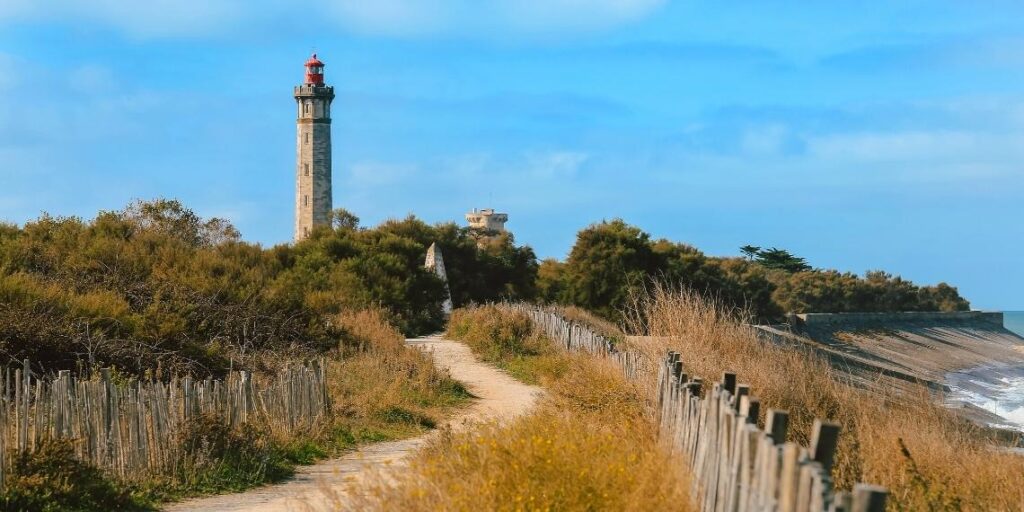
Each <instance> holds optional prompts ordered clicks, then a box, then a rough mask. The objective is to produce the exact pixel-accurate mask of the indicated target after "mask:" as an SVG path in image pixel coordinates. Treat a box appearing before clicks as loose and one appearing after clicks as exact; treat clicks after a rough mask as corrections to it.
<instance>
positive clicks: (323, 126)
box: [295, 53, 334, 242]
mask: <svg viewBox="0 0 1024 512" xmlns="http://www.w3.org/2000/svg"><path fill="white" fill-rule="evenodd" d="M332 100H334V87H331V86H329V85H324V63H323V62H320V60H319V59H317V58H316V54H315V53H314V54H313V56H312V57H310V58H309V60H307V61H306V79H305V81H304V82H303V83H302V85H299V86H297V87H295V102H296V104H297V105H298V119H297V120H296V122H297V124H298V138H297V139H296V147H295V241H296V242H297V241H299V240H302V239H304V238H306V237H308V236H309V233H310V232H311V231H313V228H315V227H319V226H326V225H328V224H330V221H331V220H330V215H331V101H332Z"/></svg>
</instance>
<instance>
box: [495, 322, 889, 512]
mask: <svg viewBox="0 0 1024 512" xmlns="http://www.w3.org/2000/svg"><path fill="white" fill-rule="evenodd" d="M507 307H510V308H512V309H514V310H516V311H520V312H522V313H525V314H526V315H527V316H529V317H530V319H531V320H532V322H533V323H534V325H535V326H536V327H537V328H538V329H540V330H541V331H542V332H543V333H545V334H546V335H547V336H548V337H549V338H551V339H552V340H553V341H554V342H555V343H556V344H558V345H559V346H561V347H563V348H565V349H566V350H569V351H582V352H588V353H591V354H596V355H602V356H607V357H609V358H611V359H612V360H613V361H615V362H616V364H617V365H618V366H619V368H621V369H622V372H623V374H624V375H625V376H626V378H627V379H631V380H635V379H638V378H641V377H642V376H643V375H645V374H647V372H651V373H653V372H657V373H656V374H655V375H657V387H656V396H654V397H652V399H653V400H652V401H653V402H654V403H656V406H657V412H658V422H659V425H658V426H659V432H660V435H661V437H662V438H663V439H664V440H665V441H666V443H667V444H668V446H669V449H670V450H671V451H672V453H673V454H674V455H676V456H677V457H678V458H679V459H681V460H682V462H683V463H684V464H686V465H687V467H688V468H689V469H690V473H691V474H692V476H693V489H692V491H693V492H692V496H693V497H694V500H695V504H696V505H697V506H698V508H699V509H700V510H702V511H704V512H755V511H768V512H882V511H884V510H885V502H886V498H887V496H888V493H887V491H886V490H885V489H884V488H882V487H878V486H875V485H868V484H857V485H855V486H854V489H853V492H852V493H848V492H837V491H836V490H835V489H834V488H833V484H832V479H831V470H832V462H833V457H834V455H835V450H836V446H837V443H838V441H839V432H840V427H839V425H837V424H835V423H831V422H827V421H821V420H815V423H814V427H813V431H812V436H811V446H810V447H809V448H805V447H803V446H800V445H798V444H797V443H793V442H786V434H787V429H788V419H789V417H788V414H787V413H786V412H785V411H779V410H773V409H769V410H768V411H766V421H765V428H764V429H761V428H760V427H758V426H757V419H758V416H759V414H760V406H761V404H760V401H759V400H758V399H757V398H755V397H754V396H753V395H752V394H751V390H750V387H749V386H746V385H743V384H738V383H737V377H736V375H735V374H734V373H728V372H727V373H725V374H724V375H723V376H722V380H721V381H720V382H715V383H705V382H704V381H703V380H702V379H701V378H699V377H694V376H691V375H688V374H687V373H686V372H685V370H684V365H683V362H682V360H681V359H682V358H681V356H680V354H677V353H674V352H669V353H668V354H666V355H665V356H664V358H662V359H661V360H660V361H658V362H657V363H656V364H653V365H652V364H651V363H650V362H649V361H648V360H647V358H646V357H644V356H643V354H641V353H639V352H636V351H630V350H620V349H619V347H617V346H616V345H615V343H614V342H613V341H612V340H610V339H609V338H607V337H605V336H602V335H600V334H598V333H595V332H593V331H592V330H591V329H589V328H588V327H587V326H584V325H581V324H579V323H577V322H573V321H570V320H567V319H565V318H564V317H562V316H561V315H559V314H558V313H557V312H555V311H551V310H548V309H544V308H540V307H536V306H531V305H526V304H513V305H509V306H507Z"/></svg>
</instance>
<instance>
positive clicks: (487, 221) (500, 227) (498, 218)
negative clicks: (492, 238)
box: [466, 208, 508, 233]
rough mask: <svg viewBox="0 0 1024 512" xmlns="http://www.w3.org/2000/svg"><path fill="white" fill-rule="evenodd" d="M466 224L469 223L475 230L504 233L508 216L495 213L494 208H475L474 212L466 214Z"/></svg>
mask: <svg viewBox="0 0 1024 512" xmlns="http://www.w3.org/2000/svg"><path fill="white" fill-rule="evenodd" d="M466 222H469V227H471V228H473V229H479V230H483V231H497V232H499V233H504V232H505V223H506V222H508V214H507V213H498V212H495V211H494V208H484V209H480V210H478V209H476V208H473V211H471V212H469V213H467V214H466Z"/></svg>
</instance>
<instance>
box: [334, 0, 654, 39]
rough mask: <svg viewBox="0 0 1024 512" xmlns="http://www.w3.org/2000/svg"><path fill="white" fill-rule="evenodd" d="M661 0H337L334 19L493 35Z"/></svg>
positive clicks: (585, 23)
mask: <svg viewBox="0 0 1024 512" xmlns="http://www.w3.org/2000/svg"><path fill="white" fill-rule="evenodd" d="M666 3H667V0H377V1H375V2H366V1H364V0H339V1H336V2H335V3H334V4H332V7H331V9H332V10H333V12H334V13H335V15H336V16H337V19H338V21H340V22H341V23H342V24H344V25H346V26H349V27H351V28H353V29H356V30H358V31H361V32H367V33H372V34H384V35H399V36H416V35H424V34H439V33H440V34H452V35H460V36H467V35H469V36H494V35H496V34H495V32H494V31H498V32H502V31H504V32H506V33H507V32H511V33H515V34H549V35H550V34H555V33H558V32H565V31H570V32H576V31H591V30H600V29H605V28H609V27H614V26H618V25H621V24H624V23H629V22H633V21H636V20H638V19H641V18H643V17H645V16H647V15H649V14H651V13H652V12H654V11H655V10H656V9H658V8H659V7H661V6H663V5H664V4H666Z"/></svg>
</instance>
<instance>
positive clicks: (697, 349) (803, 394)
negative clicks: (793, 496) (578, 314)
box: [627, 286, 1024, 511]
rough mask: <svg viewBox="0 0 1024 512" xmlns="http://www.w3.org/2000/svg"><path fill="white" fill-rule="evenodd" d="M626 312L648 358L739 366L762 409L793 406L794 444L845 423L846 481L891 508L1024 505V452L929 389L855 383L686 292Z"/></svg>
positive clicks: (841, 464)
mask: <svg viewBox="0 0 1024 512" xmlns="http://www.w3.org/2000/svg"><path fill="white" fill-rule="evenodd" d="M627 317H628V318H629V319H630V320H629V323H630V325H629V330H631V331H633V332H643V333H646V334H648V335H649V337H646V338H642V339H641V341H638V342H637V343H636V346H638V347H640V348H642V349H643V350H645V351H646V352H648V353H649V355H650V356H651V357H660V356H661V355H663V354H664V353H665V351H666V350H669V349H671V350H675V351H677V352H679V353H681V354H682V361H683V363H684V365H685V367H686V369H687V372H689V373H690V374H693V375H698V376H703V377H705V378H717V377H718V376H720V375H721V373H722V372H723V371H727V370H728V371H734V372H736V373H737V374H738V375H739V380H740V382H744V383H748V384H750V385H751V389H752V392H753V393H754V394H755V395H756V396H758V397H759V398H760V399H761V401H762V404H763V406H765V408H767V407H772V408H776V409H786V410H788V411H789V412H790V418H791V420H790V421H791V427H790V429H791V434H790V435H791V438H793V439H794V440H796V441H799V442H801V443H804V444H806V443H807V441H808V436H809V431H810V426H811V422H812V421H813V419H814V418H816V417H817V418H827V419H832V420H834V421H837V422H839V423H840V424H841V425H842V426H843V433H842V435H841V440H840V444H839V452H838V456H837V461H836V466H835V470H834V476H835V479H836V481H837V483H838V485H839V486H840V487H844V488H849V487H850V486H851V485H852V484H853V483H854V482H858V481H863V482H870V483H877V484H880V485H884V486H886V487H888V488H889V490H890V493H891V495H890V507H891V510H906V511H918V510H978V511H983V510H984V511H995V510H998V511H1002V510H1024V491H1022V489H1024V457H1021V456H1019V455H1014V454H1010V453H1006V452H1005V451H1001V449H1000V448H1005V442H1004V441H1000V438H999V437H998V436H997V435H996V433H994V432H993V431H992V430H990V429H986V428H982V427H979V426H976V425H974V424H972V423H970V422H968V421H966V420H964V419H962V418H959V417H957V416H956V415H954V414H953V413H952V412H951V411H949V410H947V409H945V408H944V407H942V406H941V404H940V403H939V402H938V401H937V400H936V399H935V397H934V396H932V395H931V394H929V392H928V391H927V390H926V389H923V388H922V389H920V390H918V391H916V392H914V391H911V392H907V391H905V390H903V391H900V392H897V391H894V389H895V387H893V386H887V385H886V380H885V379H884V378H882V377H879V380H878V382H877V384H878V385H877V386H876V387H874V388H873V389H870V390H865V389H858V388H855V387H853V386H851V385H848V384H847V383H845V382H844V379H843V377H842V375H841V374H838V373H837V372H836V371H835V370H833V369H832V368H831V367H830V366H829V365H828V364H826V363H825V362H823V361H822V360H820V359H818V358H816V357H815V356H814V355H813V354H811V353H807V352H802V351H800V350H797V349H793V348H784V347H779V346H775V345H772V344H770V343H767V342H765V341H763V340H761V339H759V338H758V337H757V335H756V334H755V333H754V332H753V331H752V330H751V329H750V328H749V327H746V326H744V325H743V324H742V322H741V317H740V316H739V315H737V314H736V313H735V312H730V311H726V310H725V309H723V308H722V307H720V306H719V305H717V304H715V303H714V302H713V301H708V300H706V299H704V298H702V297H700V296H699V295H696V294H693V293H690V292H687V291H678V290H672V289H668V288H665V287H657V286H656V287H654V288H653V289H652V290H651V291H650V292H649V293H648V295H647V296H644V297H640V298H638V299H637V300H636V301H635V303H634V307H633V308H632V310H631V311H630V312H629V314H628V315H627ZM761 421H762V424H763V418H761Z"/></svg>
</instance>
